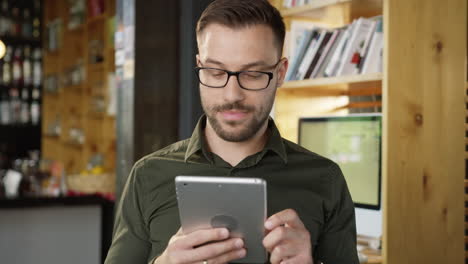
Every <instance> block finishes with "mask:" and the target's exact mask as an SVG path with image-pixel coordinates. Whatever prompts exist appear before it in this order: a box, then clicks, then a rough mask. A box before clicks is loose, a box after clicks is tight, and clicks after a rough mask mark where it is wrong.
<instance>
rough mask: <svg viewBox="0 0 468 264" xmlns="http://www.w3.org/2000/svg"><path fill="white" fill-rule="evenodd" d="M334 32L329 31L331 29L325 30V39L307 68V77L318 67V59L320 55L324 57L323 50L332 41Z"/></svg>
mask: <svg viewBox="0 0 468 264" xmlns="http://www.w3.org/2000/svg"><path fill="white" fill-rule="evenodd" d="M332 34H333V32H332V31H329V30H325V31H324V37H323V40H322V41H321V42H320V46H319V47H318V48H317V52H316V54H315V55H314V59H313V60H312V63H311V64H310V66H309V69H307V73H306V75H305V78H307V79H309V78H311V75H312V72H313V71H314V70H315V69H316V68H318V67H317V64H318V61H319V59H320V57H322V53H323V51H324V49H325V46H327V44H328V42H329V41H330V37H331V36H332Z"/></svg>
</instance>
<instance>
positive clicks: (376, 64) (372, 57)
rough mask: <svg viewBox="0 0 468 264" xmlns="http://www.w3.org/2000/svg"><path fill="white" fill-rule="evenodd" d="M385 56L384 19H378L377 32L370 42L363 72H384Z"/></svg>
mask: <svg viewBox="0 0 468 264" xmlns="http://www.w3.org/2000/svg"><path fill="white" fill-rule="evenodd" d="M382 57H383V21H382V18H380V19H378V21H377V25H376V27H375V32H374V34H373V36H372V40H371V42H370V44H369V50H368V52H367V54H366V56H365V57H364V62H363V65H362V69H361V72H360V73H361V74H368V73H377V72H382Z"/></svg>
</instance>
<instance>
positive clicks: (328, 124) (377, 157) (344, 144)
mask: <svg viewBox="0 0 468 264" xmlns="http://www.w3.org/2000/svg"><path fill="white" fill-rule="evenodd" d="M381 127H382V120H381V116H380V115H377V114H372V115H350V116H344V117H317V118H302V119H300V120H299V144H300V145H301V146H303V147H304V148H306V149H308V150H310V151H312V152H315V153H317V154H319V155H321V156H324V157H326V158H329V159H331V160H333V161H334V162H336V163H337V164H338V165H339V166H340V168H341V170H342V172H343V174H344V176H345V179H346V183H347V184H348V188H349V191H350V193H351V196H352V198H353V201H354V203H355V205H356V207H361V208H368V209H375V210H379V209H380V200H381V199H380V178H381V177H380V172H381V170H380V163H381V133H382V128H381Z"/></svg>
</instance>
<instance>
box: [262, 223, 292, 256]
mask: <svg viewBox="0 0 468 264" xmlns="http://www.w3.org/2000/svg"><path fill="white" fill-rule="evenodd" d="M300 236H301V234H300V233H299V232H297V231H296V230H294V229H292V228H290V227H285V226H280V227H277V228H275V229H274V230H272V231H271V232H270V233H269V234H268V235H266V236H265V238H264V239H263V246H264V247H265V248H266V249H267V250H268V252H272V250H273V249H274V248H275V247H276V246H278V245H279V244H280V243H281V242H283V241H290V240H293V239H294V238H300Z"/></svg>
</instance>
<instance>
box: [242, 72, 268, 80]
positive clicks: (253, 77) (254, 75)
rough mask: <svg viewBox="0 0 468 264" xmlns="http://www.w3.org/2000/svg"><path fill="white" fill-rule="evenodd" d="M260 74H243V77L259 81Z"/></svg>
mask: <svg viewBox="0 0 468 264" xmlns="http://www.w3.org/2000/svg"><path fill="white" fill-rule="evenodd" d="M262 75H263V74H262V73H261V72H245V73H244V77H246V78H249V79H259V78H261V77H262Z"/></svg>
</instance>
